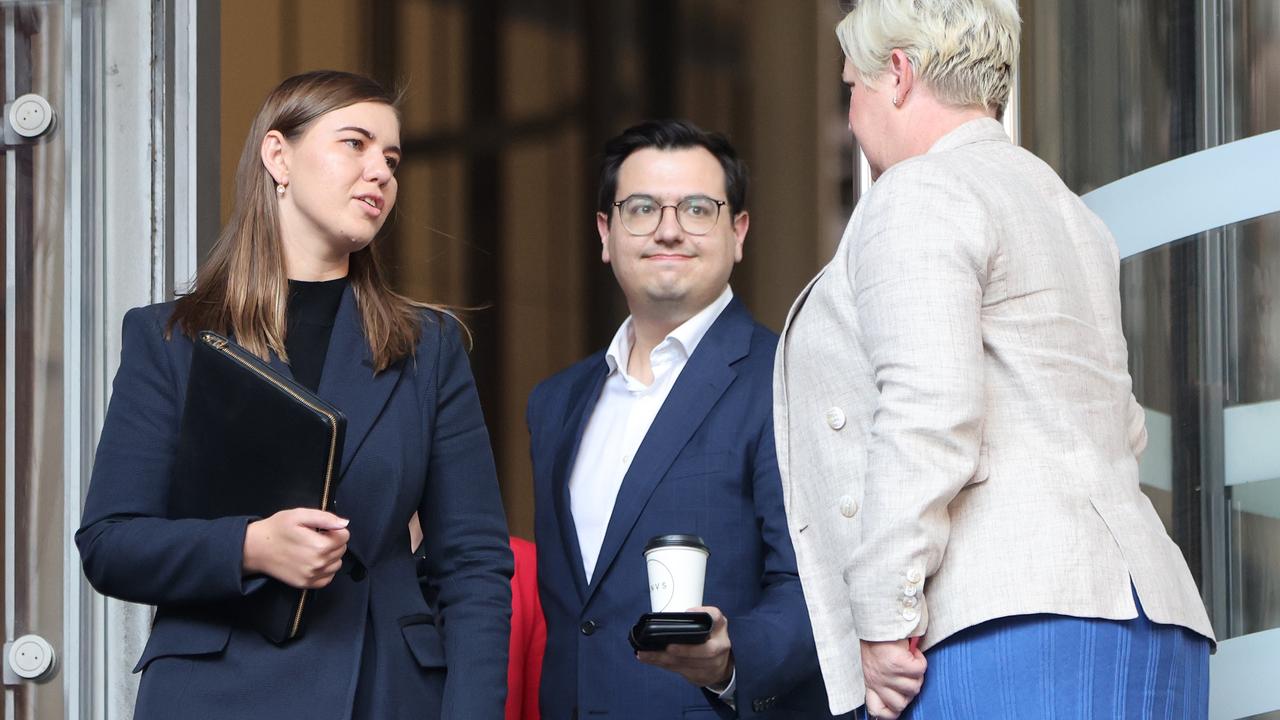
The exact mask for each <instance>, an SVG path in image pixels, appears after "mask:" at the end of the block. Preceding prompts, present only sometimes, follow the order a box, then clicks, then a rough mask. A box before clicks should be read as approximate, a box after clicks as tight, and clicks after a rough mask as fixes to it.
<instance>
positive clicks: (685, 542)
mask: <svg viewBox="0 0 1280 720" xmlns="http://www.w3.org/2000/svg"><path fill="white" fill-rule="evenodd" d="M664 547H687V548H692V549H694V550H701V551H702V552H704V553H706V554H708V555H710V554H711V550H710V549H709V548H707V544H706V543H705V542H703V541H702V538H700V537H698V536H697V535H658V536H656V537H653V538H650V539H649V542H648V543H645V546H644V551H645V552H646V553H647V552H649V551H650V550H656V549H658V548H664Z"/></svg>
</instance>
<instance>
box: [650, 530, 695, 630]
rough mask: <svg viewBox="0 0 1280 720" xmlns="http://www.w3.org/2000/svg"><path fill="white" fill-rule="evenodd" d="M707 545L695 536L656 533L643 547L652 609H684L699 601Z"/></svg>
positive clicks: (667, 610) (664, 610)
mask: <svg viewBox="0 0 1280 720" xmlns="http://www.w3.org/2000/svg"><path fill="white" fill-rule="evenodd" d="M710 554H711V552H710V551H709V550H707V544H706V543H704V542H702V538H700V537H698V536H697V535H659V536H657V537H655V538H653V539H651V540H650V541H649V542H648V543H647V544H646V545H645V546H644V559H645V561H646V564H647V565H648V567H649V607H650V608H651V610H652V612H656V613H658V612H684V611H686V610H688V609H689V608H691V607H697V606H699V605H701V604H702V583H703V581H704V580H705V579H706V575H707V556H708V555H710Z"/></svg>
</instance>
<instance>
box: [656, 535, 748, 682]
mask: <svg viewBox="0 0 1280 720" xmlns="http://www.w3.org/2000/svg"><path fill="white" fill-rule="evenodd" d="M709 555H710V552H709V551H708V550H707V546H706V543H704V542H703V541H702V539H701V538H699V537H697V536H696V535H659V536H658V537H655V538H653V539H652V540H650V541H649V542H648V544H647V545H645V552H644V556H645V564H646V566H647V567H648V574H649V606H650V608H651V610H652V612H653V613H654V614H665V613H699V612H700V613H706V614H707V615H709V616H710V617H711V631H710V632H709V633H708V634H707V638H706V640H705V641H703V642H701V643H698V644H683V643H672V644H669V645H667V646H666V648H665V649H664V650H650V651H644V650H641V651H638V652H637V653H636V658H637V659H639V660H640V661H641V662H643V663H647V664H649V665H653V666H654V667H660V668H662V669H664V670H669V671H671V672H674V673H678V674H679V675H681V676H683V677H684V678H685V679H686V680H688V681H689V682H691V683H693V684H694V685H697V686H699V687H706V688H709V689H712V690H717V691H721V690H723V689H724V688H725V687H726V686H727V685H728V684H729V681H730V679H731V678H732V677H733V649H732V647H731V643H730V641H729V621H728V620H727V619H726V618H725V616H724V613H722V612H721V611H720V609H719V608H716V607H712V606H704V605H703V604H702V591H703V585H704V582H705V580H706V573H707V557H708V556H709Z"/></svg>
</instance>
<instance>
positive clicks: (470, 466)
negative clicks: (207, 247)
mask: <svg viewBox="0 0 1280 720" xmlns="http://www.w3.org/2000/svg"><path fill="white" fill-rule="evenodd" d="M399 135H400V117H399V114H398V111H397V110H396V98H395V97H394V96H393V95H391V94H390V93H388V92H387V91H386V90H385V89H383V88H382V87H381V86H379V85H378V84H377V83H375V82H373V81H372V80H370V79H368V78H365V77H361V76H358V75H353V74H349V73H341V72H329V71H325V72H313V73H307V74H304V75H298V76H295V77H292V78H289V79H287V80H285V81H284V82H283V83H281V84H280V85H279V86H278V87H277V88H276V89H275V90H273V91H272V92H271V93H270V95H269V96H268V97H267V100H266V102H265V103H264V105H263V106H262V109H261V110H260V111H259V112H258V115H257V118H256V119H255V121H254V123H253V126H252V129H251V130H250V132H249V137H248V139H247V141H246V143H245V149H244V152H243V154H242V156H241V159H240V164H239V167H238V169H237V172H236V203H235V210H234V211H233V213H232V216H231V219H230V222H229V223H228V224H227V226H226V228H224V230H223V232H222V234H221V236H220V237H219V239H218V242H217V244H216V246H215V247H214V249H213V251H212V253H211V254H210V257H209V258H208V260H207V261H206V262H205V263H204V265H203V266H202V267H201V269H200V271H199V273H198V275H197V277H196V282H195V285H194V287H193V288H192V290H191V292H190V293H189V294H186V295H184V296H182V297H181V298H179V299H178V300H177V301H176V302H172V303H162V304H159V305H153V306H149V307H143V308H137V309H134V310H131V311H130V312H129V313H128V314H127V315H126V316H125V319H124V332H123V348H122V353H121V363H120V370H119V372H118V373H117V375H116V379H115V385H114V392H113V396H112V399H111V404H110V408H109V410H108V412H107V418H106V424H105V426H104V428H103V432H102V439H101V442H100V444H99V447H98V454H97V459H96V461H95V465H94V470H93V478H92V481H91V483H90V487H89V493H88V497H87V499H86V501H85V513H84V518H83V524H82V527H81V529H80V531H79V532H78V533H77V534H76V542H77V544H78V546H79V548H80V552H81V555H82V558H83V561H84V568H85V574H86V575H87V576H88V578H89V581H90V583H92V585H93V586H94V587H95V588H96V589H97V590H99V591H100V592H102V593H104V594H107V595H111V596H114V597H118V598H122V599H125V600H129V601H132V602H141V603H148V604H152V605H155V606H157V614H156V620H155V623H154V625H153V627H152V632H151V637H150V639H149V641H148V643H147V646H146V649H145V651H144V652H143V654H142V657H141V659H140V660H139V662H138V666H137V670H140V671H142V673H143V675H142V682H141V685H140V688H139V693H138V702H137V709H136V715H135V717H137V718H139V719H140V720H145V719H146V718H165V719H168V718H174V717H183V718H187V719H189V720H196V719H199V718H237V719H249V718H264V719H265V718H271V719H272V720H274V719H275V718H286V717H287V718H294V717H297V718H303V717H305V718H334V719H344V720H345V719H348V718H351V719H355V718H378V719H379V720H385V719H394V718H410V717H412V718H427V717H451V718H467V719H472V718H489V717H492V718H499V717H501V716H502V709H503V691H504V689H505V687H506V652H507V641H508V631H509V630H508V616H509V613H510V603H511V600H510V589H509V585H508V579H509V577H510V574H511V554H510V551H509V549H508V547H507V528H506V521H505V518H504V515H503V510H502V506H501V500H500V497H499V493H498V487H497V481H496V475H495V470H494V464H493V457H492V452H491V449H490V446H489V438H488V433H487V431H486V429H485V425H484V419H483V417H482V415H481V412H480V405H479V401H478V399H477V396H476V393H475V388H474V385H473V381H472V376H471V372H470V369H469V367H468V363H467V357H466V352H465V349H464V347H463V342H462V340H461V333H462V329H461V328H460V326H459V324H458V323H457V321H455V320H454V319H453V318H452V317H451V316H449V315H448V314H447V313H445V312H443V311H442V310H441V309H439V308H434V307H431V306H425V305H422V304H418V303H414V302H411V301H409V300H408V299H406V298H404V297H402V296H400V295H398V294H396V293H395V292H393V291H392V290H391V289H390V288H389V286H388V284H387V282H386V280H385V278H384V276H383V271H382V270H381V268H380V267H379V263H378V259H377V255H376V253H375V252H374V248H373V247H372V243H373V241H374V237H375V235H376V234H377V232H378V230H379V229H380V228H381V227H382V225H383V223H384V222H385V221H386V218H387V214H388V213H390V212H391V210H392V208H393V206H394V205H395V200H396V189H397V183H396V178H395V168H396V165H397V164H398V163H399V161H400V157H401V150H400V147H399V144H400V141H399ZM202 330H212V331H215V332H218V333H220V334H223V335H228V336H230V337H232V338H233V339H234V340H235V341H236V342H237V343H238V344H240V345H241V346H243V347H244V348H246V349H247V350H249V351H250V352H252V353H253V354H255V355H257V356H259V357H260V358H262V359H263V360H264V361H266V362H268V363H269V364H270V365H271V366H272V367H273V368H275V369H276V370H278V371H280V372H282V373H286V374H288V375H291V376H292V378H293V379H294V380H295V381H296V382H298V383H300V384H302V385H304V386H307V387H309V388H311V389H312V390H313V391H315V392H316V393H317V394H318V395H319V396H320V397H321V398H323V399H325V400H327V401H328V402H330V403H332V404H333V405H335V406H337V407H338V408H339V409H340V410H342V411H343V413H344V414H345V415H346V416H347V429H346V439H345V443H344V447H343V456H342V458H343V462H342V467H341V475H340V476H339V479H338V486H337V490H336V491H335V493H336V494H335V496H334V497H335V499H334V502H333V504H332V506H331V510H332V512H324V511H321V510H316V509H306V508H294V509H286V510H283V511H280V512H277V513H275V514H274V515H271V516H269V517H263V518H256V517H224V518H218V519H213V520H196V519H171V518H169V517H168V516H167V509H168V506H169V497H168V496H169V487H170V482H171V479H172V473H173V472H174V457H175V451H176V446H177V442H178V436H179V425H180V422H181V418H182V410H183V402H184V398H185V396H186V382H187V373H188V368H189V366H190V361H191V353H192V342H193V338H194V337H195V335H196V334H197V333H198V332H200V331H202ZM415 512H416V513H417V514H418V517H419V518H421V522H422V528H423V531H424V543H425V547H426V548H427V557H428V559H429V574H430V577H431V579H432V582H433V583H435V586H436V590H437V592H436V598H437V607H436V608H435V609H434V613H433V611H431V610H428V608H427V607H426V605H425V603H424V601H423V598H422V594H421V593H420V592H419V591H418V586H417V581H416V576H415V566H414V559H413V557H412V555H411V553H410V551H409V537H408V524H409V518H410V517H411V516H412V515H413V514H414V513H415ZM269 579H273V580H274V581H278V582H282V583H285V584H287V585H289V586H292V587H295V588H305V589H312V590H315V591H316V592H315V593H314V594H313V596H312V598H311V599H310V600H308V605H307V608H306V631H305V633H304V634H303V635H301V636H300V637H299V638H297V639H295V640H292V641H289V642H286V643H283V644H276V643H273V642H271V641H269V640H267V639H266V638H265V637H264V636H263V635H261V634H259V633H258V632H257V631H255V630H254V629H253V628H252V627H249V626H248V625H245V624H242V623H241V622H239V621H237V620H235V619H233V618H235V617H236V614H235V613H229V612H227V609H228V608H234V606H235V605H236V603H239V602H242V601H243V598H245V597H246V596H249V595H251V594H252V593H254V592H256V591H259V590H260V589H261V588H262V587H263V586H264V585H265V584H266V583H267V582H268V581H269ZM446 659H447V672H446V668H445V666H446Z"/></svg>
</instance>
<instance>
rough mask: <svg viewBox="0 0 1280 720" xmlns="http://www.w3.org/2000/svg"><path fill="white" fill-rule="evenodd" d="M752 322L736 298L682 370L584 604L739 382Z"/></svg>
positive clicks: (622, 496) (612, 523)
mask: <svg viewBox="0 0 1280 720" xmlns="http://www.w3.org/2000/svg"><path fill="white" fill-rule="evenodd" d="M751 331H752V326H751V318H750V316H749V315H748V314H747V311H746V308H745V307H743V305H742V302H741V301H740V300H738V299H737V298H734V300H733V301H732V302H731V303H730V304H729V306H728V307H726V308H725V310H724V312H722V313H721V314H720V317H719V318H717V319H716V321H715V322H714V323H713V324H712V325H711V328H710V329H708V330H707V334H706V335H705V336H704V337H703V338H702V341H701V342H699V343H698V347H697V349H696V350H694V352H693V355H692V356H691V357H690V358H689V361H688V362H687V363H686V364H685V367H684V370H683V371H681V373H680V377H679V378H678V379H677V380H676V384H675V385H674V386H673V387H672V388H671V392H670V393H669V394H668V395H667V399H666V401H665V402H664V403H663V404H662V408H661V409H660V410H659V411H658V414H657V415H656V416H655V417H654V419H653V424H652V425H650V426H649V432H648V433H647V434H646V435H645V437H644V440H643V441H642V442H641V443H640V447H639V449H638V450H637V451H636V456H635V459H634V460H632V462H631V467H630V469H628V470H627V474H626V476H625V477H623V479H622V487H621V488H619V489H618V497H617V500H615V501H614V503H613V514H612V515H611V516H610V517H609V526H608V528H607V529H606V530H605V535H604V543H603V544H602V545H601V546H600V556H599V558H598V559H597V560H596V568H595V573H594V574H593V576H592V580H591V583H590V585H589V586H588V587H587V601H588V602H589V601H590V600H591V596H592V595H593V594H594V593H595V590H596V588H597V587H599V586H600V582H601V579H602V578H604V577H605V575H607V574H608V572H609V568H610V566H612V565H613V562H614V560H615V559H616V558H617V555H618V551H619V550H620V549H621V548H622V545H623V543H624V542H625V541H626V539H627V537H628V536H629V535H630V534H631V529H632V528H633V527H635V524H636V521H637V520H638V519H639V518H640V514H641V512H642V511H643V510H644V507H645V505H646V504H647V503H648V502H649V497H650V496H651V495H652V494H653V491H654V490H655V489H656V488H657V487H658V483H659V482H661V480H662V478H663V476H665V475H666V472H667V469H668V468H669V467H671V463H672V462H674V461H675V459H676V456H677V455H679V454H680V451H681V450H683V449H684V446H685V445H686V444H688V442H689V439H690V438H691V437H693V434H694V433H695V432H696V431H697V430H698V428H699V427H700V426H701V425H702V422H703V420H705V419H706V417H707V414H708V413H709V412H711V408H713V407H715V404H716V402H717V401H719V400H720V396H721V395H723V394H724V391H725V390H726V389H727V388H728V387H729V385H730V384H731V383H733V380H734V378H736V377H737V372H736V371H734V369H733V367H732V363H734V362H736V361H738V360H739V359H741V358H742V357H744V356H746V354H747V351H748V349H749V348H750V344H751Z"/></svg>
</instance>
